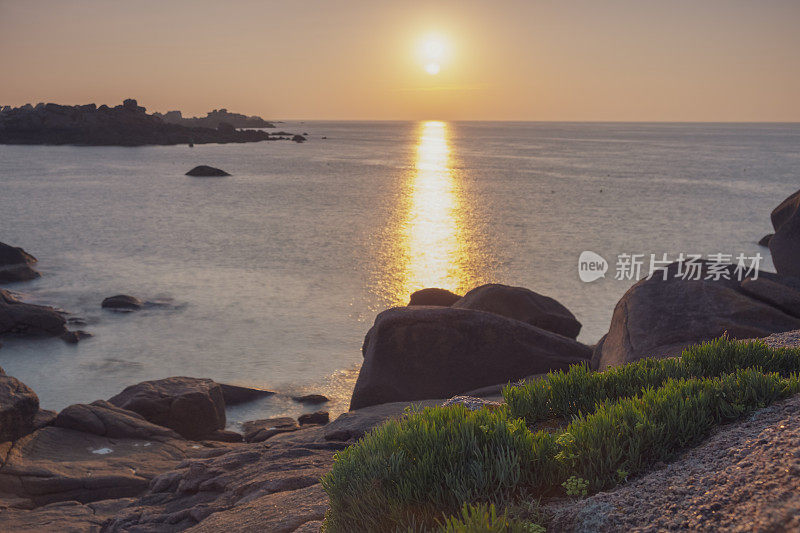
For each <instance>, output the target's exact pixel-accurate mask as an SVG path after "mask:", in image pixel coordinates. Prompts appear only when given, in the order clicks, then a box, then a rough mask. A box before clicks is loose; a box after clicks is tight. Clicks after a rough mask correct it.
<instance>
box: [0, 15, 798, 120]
mask: <svg viewBox="0 0 800 533" xmlns="http://www.w3.org/2000/svg"><path fill="white" fill-rule="evenodd" d="M798 22H800V2H799V1H797V0H784V1H779V0H761V1H738V0H670V1H662V2H656V1H649V0H617V1H602V0H584V1H536V0H520V1H502V0H494V1H480V2H478V1H465V0H460V1H450V2H447V1H430V0H428V1H417V0H403V1H393V2H388V1H375V0H369V1H367V0H365V1H361V0H351V1H344V0H336V1H328V2H316V1H302V2H290V1H286V0H282V1H279V2H271V1H236V0H233V1H225V2H222V1H217V0H214V1H210V0H190V1H178V0H170V1H163V0H158V1H136V0H128V1H125V2H115V1H107V0H106V1H88V0H87V1H73V0H58V1H46V0H36V1H30V0H0V57H1V58H2V61H1V63H0V64H2V71H0V72H2V74H0V77H1V78H2V83H0V105H14V106H17V105H21V104H24V103H27V102H31V103H36V102H40V101H44V102H57V103H67V104H79V103H80V104H82V103H88V102H97V103H108V104H118V103H120V102H121V101H122V99H124V98H128V97H133V98H136V99H138V100H139V103H140V105H144V106H146V107H147V108H148V109H149V110H150V111H167V110H171V109H181V110H182V111H184V113H185V114H187V113H188V114H204V113H205V112H206V111H209V110H210V109H212V108H219V107H227V108H228V109H229V110H232V111H238V112H244V113H248V114H259V115H262V116H264V117H265V118H274V119H414V120H416V119H445V120H587V121H595V120H600V121H605V120H619V121H800V98H798V95H800V30H798ZM431 43H434V44H433V45H431ZM431 46H433V47H432V48H431ZM426 47H427V48H426ZM426 54H427V56H431V55H435V56H437V57H436V58H435V61H433V60H432V58H431V57H427V56H426ZM432 62H433V63H436V66H431V63H432ZM429 71H431V72H432V71H438V72H437V73H435V74H431V73H429Z"/></svg>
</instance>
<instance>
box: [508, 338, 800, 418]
mask: <svg viewBox="0 0 800 533" xmlns="http://www.w3.org/2000/svg"><path fill="white" fill-rule="evenodd" d="M746 368H753V369H758V370H761V371H763V372H777V373H779V374H780V375H781V376H784V377H785V376H788V375H789V374H790V373H793V372H800V349H797V348H778V349H774V348H770V347H769V346H767V345H766V344H764V343H763V342H761V341H752V342H736V341H732V340H730V339H728V338H726V337H721V338H719V339H715V340H713V341H710V342H707V343H704V344H701V345H697V346H691V347H689V348H686V349H685V350H684V351H683V353H682V354H681V356H680V358H673V359H642V360H639V361H636V362H634V363H630V364H627V365H624V366H620V367H616V368H611V369H609V370H606V371H604V372H593V371H591V370H589V368H587V367H586V366H580V365H574V366H572V367H570V369H569V370H568V371H566V372H564V371H557V372H550V373H549V374H547V376H545V377H544V378H542V379H539V380H536V381H532V382H530V383H526V384H524V385H520V386H511V385H509V386H506V387H505V388H504V389H503V397H504V398H505V400H506V403H507V404H508V407H509V408H510V409H511V416H512V417H519V418H524V419H525V421H526V422H527V423H528V424H535V423H537V422H541V421H544V420H548V419H564V420H570V419H571V418H573V417H575V416H578V415H579V414H581V413H590V412H592V411H594V409H595V407H596V406H597V405H598V404H600V403H603V402H607V401H609V400H618V399H620V398H627V397H632V396H638V395H639V394H641V393H642V391H644V390H645V389H647V388H649V387H660V386H661V385H663V384H664V383H665V382H666V381H667V380H668V379H691V378H704V377H718V376H721V375H723V374H727V373H731V372H734V371H736V370H737V369H746Z"/></svg>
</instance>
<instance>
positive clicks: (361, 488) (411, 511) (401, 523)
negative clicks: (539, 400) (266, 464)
mask: <svg viewBox="0 0 800 533" xmlns="http://www.w3.org/2000/svg"><path fill="white" fill-rule="evenodd" d="M555 454H556V444H555V438H554V437H553V436H551V435H550V434H548V433H545V432H538V433H532V432H531V431H530V430H528V428H527V427H526V426H525V423H524V421H523V420H521V419H512V418H509V416H508V413H507V411H506V410H502V409H501V410H496V411H488V410H479V411H470V410H468V409H467V408H466V407H464V406H453V407H447V408H427V409H425V410H423V411H418V412H412V413H410V414H409V415H407V416H406V417H405V418H404V419H402V420H395V421H390V422H387V423H386V424H384V425H383V426H381V427H379V428H377V429H375V430H373V431H372V432H370V433H368V434H367V435H366V436H365V437H364V438H363V439H362V440H361V441H359V442H358V443H357V444H356V445H353V446H350V447H348V448H347V449H345V450H343V451H341V452H339V453H338V454H337V455H336V458H335V462H334V465H333V468H332V469H331V471H330V472H329V473H328V474H326V475H325V476H324V477H323V478H322V486H323V488H324V489H325V491H326V492H327V493H328V495H329V497H330V512H329V514H328V517H327V519H326V528H327V530H328V531H353V530H358V531H393V530H395V529H397V528H398V527H401V528H402V527H405V526H407V525H408V524H412V523H414V524H419V526H420V527H432V526H433V525H435V521H436V520H437V519H438V518H441V517H442V515H443V514H444V515H451V514H455V513H457V512H458V511H459V509H460V508H461V506H462V505H463V504H464V503H475V502H481V501H490V502H497V503H504V502H509V501H512V500H513V498H514V496H515V495H516V494H517V493H518V491H519V490H520V488H521V487H535V488H537V489H543V488H544V487H548V486H551V485H553V483H554V482H555V481H556V479H557V476H558V468H559V465H558V464H557V463H556V462H555V461H554V456H555Z"/></svg>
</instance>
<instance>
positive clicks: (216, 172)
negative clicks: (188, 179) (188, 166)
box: [186, 165, 230, 177]
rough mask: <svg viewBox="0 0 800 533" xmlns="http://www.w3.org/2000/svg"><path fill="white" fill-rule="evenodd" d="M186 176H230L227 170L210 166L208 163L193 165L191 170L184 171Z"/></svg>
mask: <svg viewBox="0 0 800 533" xmlns="http://www.w3.org/2000/svg"><path fill="white" fill-rule="evenodd" d="M186 175H187V176H195V177H219V176H230V174H228V173H227V172H225V171H224V170H222V169H219V168H214V167H210V166H208V165H198V166H196V167H194V168H193V169H192V170H190V171H189V172H187V173H186Z"/></svg>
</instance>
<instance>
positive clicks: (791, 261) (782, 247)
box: [769, 197, 800, 278]
mask: <svg viewBox="0 0 800 533" xmlns="http://www.w3.org/2000/svg"><path fill="white" fill-rule="evenodd" d="M797 200H798V201H800V197H798V199H797ZM769 252H770V254H771V255H772V262H773V264H774V265H775V270H776V271H777V272H778V274H781V275H784V276H793V277H796V278H800V210H798V209H796V210H795V211H794V213H793V214H792V215H791V217H790V218H789V219H788V220H786V222H784V223H783V224H782V225H781V227H780V229H778V230H776V231H775V235H773V236H772V238H771V239H770V241H769Z"/></svg>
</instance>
